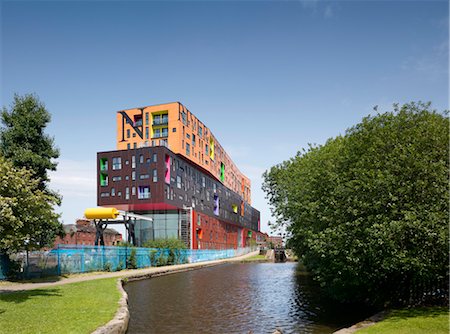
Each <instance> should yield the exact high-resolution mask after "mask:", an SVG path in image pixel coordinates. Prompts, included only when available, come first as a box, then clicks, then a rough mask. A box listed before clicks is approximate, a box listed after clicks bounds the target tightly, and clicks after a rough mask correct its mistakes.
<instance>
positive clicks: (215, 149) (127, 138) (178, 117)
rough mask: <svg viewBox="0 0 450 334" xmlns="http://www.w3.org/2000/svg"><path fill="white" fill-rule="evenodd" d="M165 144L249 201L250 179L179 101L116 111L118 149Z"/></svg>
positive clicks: (210, 132) (209, 131)
mask: <svg viewBox="0 0 450 334" xmlns="http://www.w3.org/2000/svg"><path fill="white" fill-rule="evenodd" d="M152 146H166V147H168V148H169V149H170V150H171V151H172V152H174V153H176V154H179V155H182V156H183V157H185V158H186V159H188V160H190V161H192V162H193V163H195V164H196V165H198V166H199V167H201V168H202V169H204V170H206V171H208V172H209V173H211V174H212V175H213V176H214V177H216V178H217V179H218V180H219V181H220V182H221V183H222V184H223V185H225V186H226V187H227V188H229V189H231V190H233V191H234V192H236V193H238V194H239V195H241V196H242V198H243V199H244V201H246V202H247V203H249V204H251V190H250V188H251V184H250V179H249V178H247V177H246V176H245V175H244V174H242V173H241V172H240V171H239V169H238V168H237V166H236V165H235V164H234V162H233V161H232V160H231V158H230V156H229V155H228V154H227V152H225V150H224V149H223V147H222V145H220V143H219V142H218V140H217V139H216V137H215V136H214V135H213V133H212V131H211V130H210V129H209V128H208V127H206V125H204V124H203V123H202V122H201V121H200V120H199V119H198V118H197V117H196V116H195V115H194V114H192V113H191V112H190V111H189V110H188V109H187V108H186V107H185V106H183V105H182V104H181V103H179V102H172V103H166V104H159V105H154V106H147V107H140V108H133V109H127V110H122V111H119V112H117V149H118V150H127V149H128V150H129V149H133V148H140V147H152Z"/></svg>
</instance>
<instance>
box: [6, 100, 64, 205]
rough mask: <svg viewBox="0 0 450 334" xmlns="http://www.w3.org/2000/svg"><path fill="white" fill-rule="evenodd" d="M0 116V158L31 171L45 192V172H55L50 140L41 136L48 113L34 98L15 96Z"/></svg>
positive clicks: (55, 149)
mask: <svg viewBox="0 0 450 334" xmlns="http://www.w3.org/2000/svg"><path fill="white" fill-rule="evenodd" d="M0 116H1V117H0V118H1V121H2V123H3V126H4V128H2V129H1V130H0V154H2V155H3V156H4V157H5V158H7V159H9V160H11V161H12V162H13V164H14V166H16V167H25V168H27V169H30V170H32V171H33V176H34V177H37V178H39V179H40V181H39V188H40V189H41V190H44V189H46V183H47V182H48V181H49V178H48V174H47V171H54V170H56V165H57V163H56V162H55V161H54V159H56V158H58V157H59V150H58V149H57V148H56V147H55V144H54V140H53V138H51V137H50V136H48V135H47V134H45V133H44V130H45V127H46V126H47V124H48V123H49V122H50V119H51V116H50V113H49V112H48V111H47V110H46V108H45V106H44V104H43V103H42V102H41V101H40V100H39V98H38V97H37V96H35V95H32V94H26V95H24V96H19V95H17V94H16V95H15V96H14V102H13V104H12V106H11V108H10V110H8V109H7V108H5V107H4V108H3V110H2V111H1V115H0ZM47 191H48V192H49V193H51V192H50V191H49V190H48V189H47ZM53 195H55V196H56V193H53Z"/></svg>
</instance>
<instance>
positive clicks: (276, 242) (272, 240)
mask: <svg viewBox="0 0 450 334" xmlns="http://www.w3.org/2000/svg"><path fill="white" fill-rule="evenodd" d="M267 242H268V244H269V247H270V245H273V247H277V248H278V247H283V238H282V237H278V236H274V235H271V236H269V237H268V239H267Z"/></svg>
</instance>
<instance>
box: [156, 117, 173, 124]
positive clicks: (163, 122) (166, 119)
mask: <svg viewBox="0 0 450 334" xmlns="http://www.w3.org/2000/svg"><path fill="white" fill-rule="evenodd" d="M167 124H169V119H168V118H163V119H159V118H155V119H154V120H153V125H167Z"/></svg>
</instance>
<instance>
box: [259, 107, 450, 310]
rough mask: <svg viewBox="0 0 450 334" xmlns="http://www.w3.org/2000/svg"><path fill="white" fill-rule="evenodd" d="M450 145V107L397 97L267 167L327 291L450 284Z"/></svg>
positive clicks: (370, 294) (412, 298)
mask: <svg viewBox="0 0 450 334" xmlns="http://www.w3.org/2000/svg"><path fill="white" fill-rule="evenodd" d="M448 145H449V120H448V118H447V117H446V116H445V115H442V114H439V113H437V112H436V111H434V110H431V109H430V105H429V104H423V103H417V104H415V103H411V104H406V105H404V106H402V107H401V108H399V107H398V106H396V105H394V112H388V113H384V114H378V115H376V116H374V117H366V118H364V119H363V121H362V122H361V123H359V124H357V125H356V126H354V127H352V128H350V129H349V130H347V132H346V134H345V135H344V136H339V137H336V138H333V139H329V140H328V141H327V142H326V144H325V145H323V146H310V147H309V149H308V150H303V152H299V153H298V154H297V156H296V157H295V158H292V159H291V160H289V161H286V162H284V163H282V164H280V165H277V166H275V167H272V168H271V169H270V170H269V171H267V172H266V173H265V174H264V179H265V181H264V185H263V188H264V190H265V191H266V192H267V195H268V198H269V201H270V203H271V205H272V206H273V213H274V215H275V216H276V217H277V222H278V223H279V224H286V225H287V226H288V230H289V232H290V233H291V235H292V240H290V245H292V247H293V249H294V250H295V252H296V253H297V254H298V255H299V256H300V257H301V258H302V260H303V262H304V264H305V265H306V267H307V268H308V269H309V270H310V271H311V272H312V273H313V274H314V276H315V278H316V279H317V280H318V281H319V282H320V284H321V286H322V287H323V288H324V289H325V291H327V292H328V293H329V294H330V295H332V296H333V297H335V298H336V299H339V300H345V301H351V300H363V301H367V302H369V303H375V304H386V303H399V304H414V303H421V302H424V301H426V299H427V296H436V292H438V291H447V292H448V264H449V254H448V241H449V240H448V239H449V238H448V212H449V192H448V190H449V189H448V184H449V173H448V170H449V160H448V157H449V147H448ZM286 222H289V224H287V223H286ZM441 294H442V293H441Z"/></svg>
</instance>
